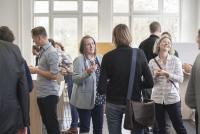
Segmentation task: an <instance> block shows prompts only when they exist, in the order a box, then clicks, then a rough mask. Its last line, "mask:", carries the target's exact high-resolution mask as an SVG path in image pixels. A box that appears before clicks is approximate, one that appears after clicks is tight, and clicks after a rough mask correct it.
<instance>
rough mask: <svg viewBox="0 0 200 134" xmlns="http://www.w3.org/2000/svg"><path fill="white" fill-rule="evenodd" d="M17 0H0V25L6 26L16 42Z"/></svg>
mask: <svg viewBox="0 0 200 134" xmlns="http://www.w3.org/2000/svg"><path fill="white" fill-rule="evenodd" d="M18 24H19V23H18V0H0V26H8V27H9V28H10V29H11V30H12V31H13V33H14V35H15V37H16V40H15V43H17V44H18V31H19V29H18Z"/></svg>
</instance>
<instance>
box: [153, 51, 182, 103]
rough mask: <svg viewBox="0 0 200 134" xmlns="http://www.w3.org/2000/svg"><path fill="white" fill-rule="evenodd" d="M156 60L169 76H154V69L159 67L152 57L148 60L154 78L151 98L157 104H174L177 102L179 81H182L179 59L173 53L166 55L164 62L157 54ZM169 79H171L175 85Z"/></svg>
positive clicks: (178, 98)
mask: <svg viewBox="0 0 200 134" xmlns="http://www.w3.org/2000/svg"><path fill="white" fill-rule="evenodd" d="M156 60H157V61H158V63H159V64H160V66H161V67H162V69H164V70H166V71H167V72H168V73H169V78H167V77H166V76H158V77H155V74H154V70H155V69H159V67H158V65H157V64H156V62H155V61H154V59H151V60H150V61H149V67H150V70H151V73H152V76H153V79H154V87H153V90H152V95H151V99H152V100H154V101H155V102H156V103H158V104H174V103H177V102H179V101H180V95H179V83H181V82H183V70H182V64H181V61H180V59H178V58H177V57H175V56H173V55H168V57H167V60H166V63H165V64H164V63H163V62H161V60H160V58H159V56H157V57H156ZM169 80H171V81H173V83H174V84H175V85H176V86H174V85H173V84H172V82H170V81H169Z"/></svg>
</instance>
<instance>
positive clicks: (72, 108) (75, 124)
mask: <svg viewBox="0 0 200 134" xmlns="http://www.w3.org/2000/svg"><path fill="white" fill-rule="evenodd" d="M64 78H65V83H67V92H68V96H69V100H70V99H71V94H72V88H73V81H72V76H65V77H64ZM70 111H71V117H72V122H71V128H77V127H78V112H77V109H76V107H75V106H73V105H71V104H70Z"/></svg>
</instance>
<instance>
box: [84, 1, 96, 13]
mask: <svg viewBox="0 0 200 134" xmlns="http://www.w3.org/2000/svg"><path fill="white" fill-rule="evenodd" d="M83 12H84V13H97V12H98V1H83Z"/></svg>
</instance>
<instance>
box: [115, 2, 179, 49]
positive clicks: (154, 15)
mask: <svg viewBox="0 0 200 134" xmlns="http://www.w3.org/2000/svg"><path fill="white" fill-rule="evenodd" d="M180 1H181V0H113V21H112V22H113V27H114V26H116V25H117V24H119V23H124V24H126V25H128V26H129V28H130V29H131V32H132V35H133V44H135V45H139V44H140V42H142V41H143V40H144V39H146V38H147V37H148V36H149V34H150V33H149V24H150V23H151V22H152V21H159V22H160V23H161V29H162V32H163V31H168V32H170V33H171V34H172V38H173V41H179V36H180ZM123 2H124V3H123ZM129 3H130V4H129ZM127 4H128V7H127ZM122 5H123V6H122ZM121 7H122V8H121ZM129 22H131V23H129Z"/></svg>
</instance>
